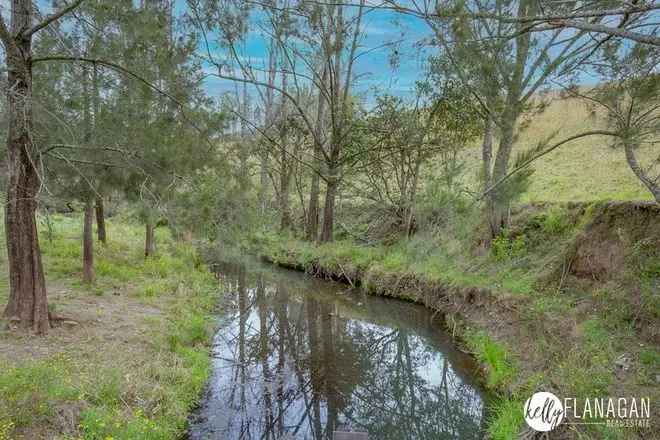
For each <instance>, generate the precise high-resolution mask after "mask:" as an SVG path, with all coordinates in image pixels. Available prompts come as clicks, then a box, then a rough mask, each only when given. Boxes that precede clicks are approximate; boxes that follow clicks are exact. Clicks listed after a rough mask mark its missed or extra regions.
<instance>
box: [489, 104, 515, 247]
mask: <svg viewBox="0 0 660 440" xmlns="http://www.w3.org/2000/svg"><path fill="white" fill-rule="evenodd" d="M516 119H517V114H516V113H514V112H512V114H511V115H509V116H508V117H507V118H506V120H505V122H504V124H505V125H504V126H503V127H502V139H501V140H500V144H499V147H498V149H497V157H496V158H495V164H494V166H493V172H492V174H491V181H492V182H498V181H499V180H500V179H502V178H503V177H504V176H505V175H506V173H507V170H508V169H509V158H510V156H511V150H512V148H513V140H514V139H513V137H514V130H515V124H516ZM508 192H509V191H508V188H507V185H500V186H499V187H498V188H495V189H494V190H493V191H491V192H490V194H489V195H488V201H487V211H488V223H489V225H490V235H491V238H495V237H497V236H499V235H500V234H501V233H502V230H503V229H505V228H506V227H507V226H508V223H509V204H510V198H511V196H510V194H508Z"/></svg>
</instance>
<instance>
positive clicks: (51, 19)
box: [20, 0, 85, 38]
mask: <svg viewBox="0 0 660 440" xmlns="http://www.w3.org/2000/svg"><path fill="white" fill-rule="evenodd" d="M84 1H85V0H75V1H74V2H73V3H71V4H70V5H68V6H66V7H64V8H62V9H60V10H59V11H57V12H55V13H53V14H51V15H48V16H47V17H46V18H44V19H43V20H41V22H39V23H38V24H36V25H34V26H32V27H31V28H30V29H28V30H26V31H25V32H21V34H20V36H22V37H25V38H27V37H30V36H32V35H33V34H36V33H37V32H39V31H40V30H42V29H43V28H45V27H46V26H48V25H49V24H51V23H52V22H54V21H57V20H59V19H60V18H62V17H63V16H64V15H66V14H68V13H69V12H71V11H73V10H74V9H76V8H77V7H78V6H80V4H81V3H82V2H84Z"/></svg>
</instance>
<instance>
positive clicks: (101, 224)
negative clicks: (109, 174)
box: [96, 197, 107, 244]
mask: <svg viewBox="0 0 660 440" xmlns="http://www.w3.org/2000/svg"><path fill="white" fill-rule="evenodd" d="M96 235H97V238H98V240H99V241H100V242H101V243H103V244H106V243H107V237H106V233H105V207H104V205H103V197H97V198H96Z"/></svg>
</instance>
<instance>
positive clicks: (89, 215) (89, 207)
mask: <svg viewBox="0 0 660 440" xmlns="http://www.w3.org/2000/svg"><path fill="white" fill-rule="evenodd" d="M93 219H94V203H93V202H92V197H91V196H90V197H88V198H87V201H86V202H85V220H84V222H83V281H84V282H85V283H93V282H94V237H93V231H92V222H93Z"/></svg>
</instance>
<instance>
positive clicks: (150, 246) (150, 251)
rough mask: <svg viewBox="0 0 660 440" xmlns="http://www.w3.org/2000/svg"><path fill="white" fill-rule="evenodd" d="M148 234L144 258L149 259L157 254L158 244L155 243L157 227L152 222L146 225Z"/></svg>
mask: <svg viewBox="0 0 660 440" xmlns="http://www.w3.org/2000/svg"><path fill="white" fill-rule="evenodd" d="M145 230H146V234H145V240H144V257H145V258H147V257H149V256H152V255H154V254H155V253H156V242H155V236H154V232H155V227H154V224H153V222H152V221H151V220H148V221H147V223H146V227H145Z"/></svg>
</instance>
